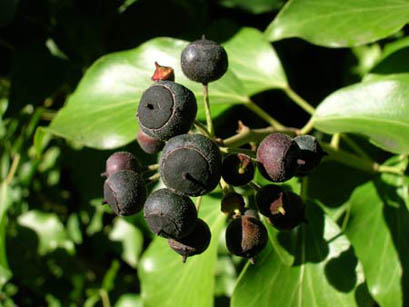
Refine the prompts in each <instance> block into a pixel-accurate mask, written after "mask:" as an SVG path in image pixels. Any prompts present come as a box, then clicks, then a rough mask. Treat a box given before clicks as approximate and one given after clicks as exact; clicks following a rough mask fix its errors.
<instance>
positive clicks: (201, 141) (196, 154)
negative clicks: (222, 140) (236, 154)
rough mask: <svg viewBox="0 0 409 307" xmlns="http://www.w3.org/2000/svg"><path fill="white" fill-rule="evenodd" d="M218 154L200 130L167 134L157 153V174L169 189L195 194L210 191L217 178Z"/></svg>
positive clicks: (218, 170) (211, 142) (218, 174)
mask: <svg viewBox="0 0 409 307" xmlns="http://www.w3.org/2000/svg"><path fill="white" fill-rule="evenodd" d="M220 169H221V155H220V151H219V148H218V147H217V145H216V144H215V143H214V142H213V141H212V140H210V139H209V138H207V137H205V136H203V135H200V134H182V135H178V136H175V137H173V138H171V139H170V140H169V141H168V142H167V143H166V145H165V147H164V149H163V152H162V155H161V157H160V176H161V178H162V181H163V183H164V184H165V185H166V186H167V187H168V188H170V189H172V190H173V191H176V192H178V193H182V194H187V195H190V196H199V195H203V194H207V193H209V192H210V191H212V190H213V189H214V188H215V187H216V186H217V184H218V182H219V180H220Z"/></svg>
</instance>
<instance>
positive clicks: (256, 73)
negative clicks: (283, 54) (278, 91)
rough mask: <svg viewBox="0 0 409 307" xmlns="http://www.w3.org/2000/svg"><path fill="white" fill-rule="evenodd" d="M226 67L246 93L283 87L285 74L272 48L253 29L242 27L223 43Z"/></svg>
mask: <svg viewBox="0 0 409 307" xmlns="http://www.w3.org/2000/svg"><path fill="white" fill-rule="evenodd" d="M225 48H226V51H227V53H228V55H229V67H230V69H231V70H232V71H233V72H234V73H235V75H236V76H237V77H238V78H239V79H240V80H241V81H242V83H243V85H244V86H245V88H246V93H247V94H248V95H249V96H251V95H253V94H255V93H258V92H261V91H265V90H268V89H273V88H285V87H287V85H288V84H287V78H286V76H285V72H284V70H283V67H282V66H281V63H280V59H279V58H278V56H277V53H276V52H275V50H274V48H273V47H272V46H271V44H270V43H269V42H268V41H267V40H266V39H265V38H264V36H263V34H262V33H261V32H260V31H258V30H257V29H253V28H242V29H241V30H240V31H238V32H237V33H236V34H235V35H234V36H233V37H232V38H231V39H230V40H229V41H228V42H227V43H226V44H225Z"/></svg>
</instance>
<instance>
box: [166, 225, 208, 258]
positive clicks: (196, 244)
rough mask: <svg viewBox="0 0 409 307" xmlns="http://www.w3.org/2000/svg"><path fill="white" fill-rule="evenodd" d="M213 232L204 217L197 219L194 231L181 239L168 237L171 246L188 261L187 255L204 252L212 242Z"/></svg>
mask: <svg viewBox="0 0 409 307" xmlns="http://www.w3.org/2000/svg"><path fill="white" fill-rule="evenodd" d="M211 236H212V235H211V233H210V229H209V226H208V225H207V224H206V222H205V221H203V220H202V219H197V221H196V224H195V227H194V229H193V231H192V232H191V233H190V234H189V235H187V236H185V237H183V238H181V239H179V240H174V239H168V244H169V246H170V247H171V248H172V249H173V250H174V251H175V252H177V253H178V254H179V255H181V256H182V257H183V262H186V258H187V257H191V256H194V255H198V254H201V253H203V252H204V251H205V250H206V249H207V247H208V246H209V243H210V238H211Z"/></svg>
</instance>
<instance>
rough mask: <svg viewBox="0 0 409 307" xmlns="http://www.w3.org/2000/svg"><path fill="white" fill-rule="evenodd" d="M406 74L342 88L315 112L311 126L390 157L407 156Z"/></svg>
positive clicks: (408, 76) (408, 80) (408, 111)
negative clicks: (363, 141) (367, 143)
mask: <svg viewBox="0 0 409 307" xmlns="http://www.w3.org/2000/svg"><path fill="white" fill-rule="evenodd" d="M408 118H409V74H402V75H395V76H388V77H386V78H382V79H377V80H373V81H367V82H363V83H358V84H355V85H352V86H348V87H345V88H343V89H340V90H338V91H336V92H335V93H333V94H331V95H330V96H328V97H327V98H326V99H325V100H324V101H323V102H322V103H321V104H320V105H319V106H318V108H317V109H316V112H315V114H314V116H313V120H314V126H315V127H316V128H317V129H319V130H321V131H324V132H326V133H338V132H352V133H358V134H362V135H365V136H367V137H369V139H370V140H371V142H373V143H374V144H375V145H377V146H379V147H381V148H382V149H384V150H387V151H391V152H393V153H409V142H408V141H407V137H406V136H407V135H408V134H409V120H408Z"/></svg>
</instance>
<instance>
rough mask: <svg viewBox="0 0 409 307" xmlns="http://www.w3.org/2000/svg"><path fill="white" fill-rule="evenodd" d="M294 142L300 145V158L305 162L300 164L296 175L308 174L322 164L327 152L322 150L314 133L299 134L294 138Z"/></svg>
mask: <svg viewBox="0 0 409 307" xmlns="http://www.w3.org/2000/svg"><path fill="white" fill-rule="evenodd" d="M294 142H296V143H297V145H298V147H300V150H301V153H300V159H302V160H303V161H304V162H305V163H304V164H302V165H299V166H298V169H297V172H296V175H297V176H305V175H308V174H309V173H310V172H311V171H312V170H313V169H314V168H316V167H317V166H318V165H319V164H320V162H321V159H322V157H323V156H325V155H326V154H327V153H326V152H324V151H323V150H322V148H321V145H320V143H318V141H317V139H316V138H315V137H313V136H312V135H300V136H297V137H295V138H294Z"/></svg>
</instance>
